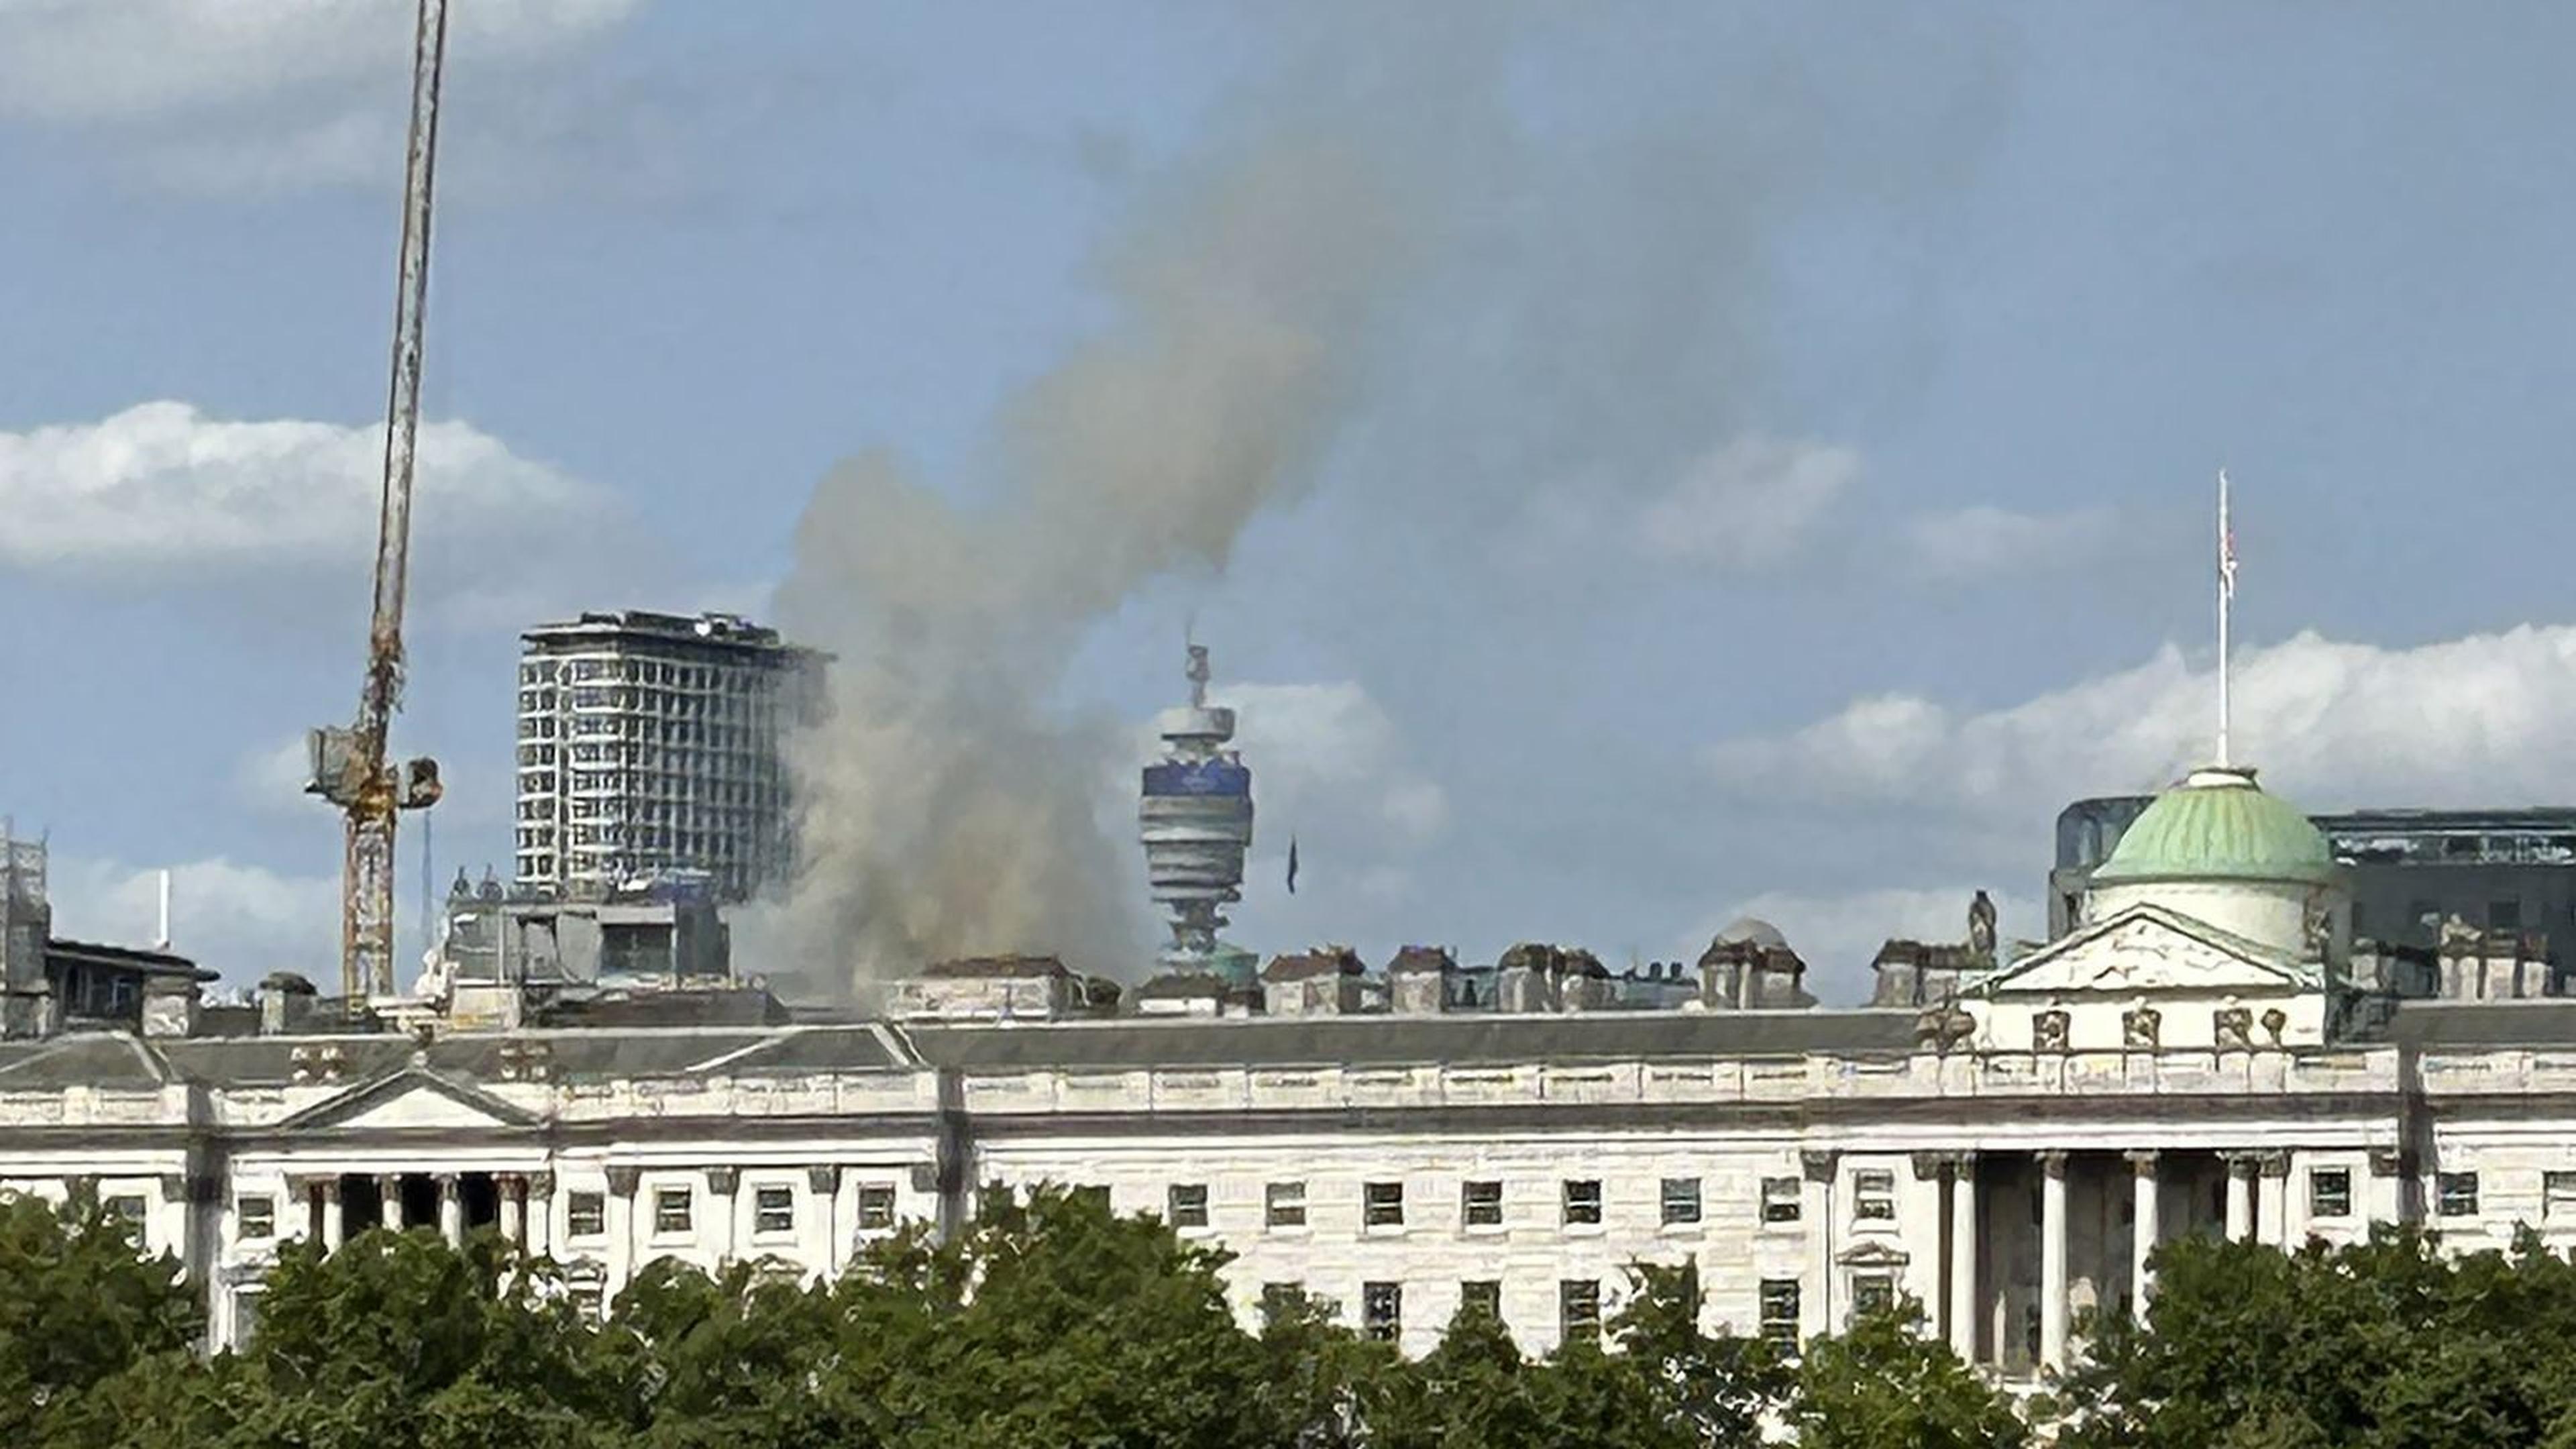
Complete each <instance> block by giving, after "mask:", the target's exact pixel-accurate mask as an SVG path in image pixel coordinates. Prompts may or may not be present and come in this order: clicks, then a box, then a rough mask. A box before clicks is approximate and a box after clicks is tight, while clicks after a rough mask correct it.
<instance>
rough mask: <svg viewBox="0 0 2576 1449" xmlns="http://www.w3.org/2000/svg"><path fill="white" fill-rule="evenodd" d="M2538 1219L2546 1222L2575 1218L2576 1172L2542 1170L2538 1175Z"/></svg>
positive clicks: (2561, 1221)
mask: <svg viewBox="0 0 2576 1449" xmlns="http://www.w3.org/2000/svg"><path fill="white" fill-rule="evenodd" d="M2540 1220H2541V1221H2542V1222H2547V1223H2563V1222H2568V1221H2571V1220H2576V1172H2544V1173H2542V1174H2541V1175H2540Z"/></svg>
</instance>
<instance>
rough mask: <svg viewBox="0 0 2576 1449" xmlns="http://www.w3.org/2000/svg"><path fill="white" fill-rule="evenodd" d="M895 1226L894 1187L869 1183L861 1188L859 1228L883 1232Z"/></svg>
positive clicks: (863, 1230) (866, 1230) (865, 1230)
mask: <svg viewBox="0 0 2576 1449" xmlns="http://www.w3.org/2000/svg"><path fill="white" fill-rule="evenodd" d="M893 1226H894V1189H893V1188H891V1187H888V1186H886V1185H885V1184H884V1183H881V1182H876V1183H867V1184H863V1185H862V1186H861V1187H860V1188H859V1229H860V1231H862V1232H882V1231H883V1230H885V1229H887V1228H890V1227H893Z"/></svg>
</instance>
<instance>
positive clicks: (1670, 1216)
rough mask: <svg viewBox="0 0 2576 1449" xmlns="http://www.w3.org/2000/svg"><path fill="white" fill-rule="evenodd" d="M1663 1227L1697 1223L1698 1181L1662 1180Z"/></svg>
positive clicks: (1677, 1178)
mask: <svg viewBox="0 0 2576 1449" xmlns="http://www.w3.org/2000/svg"><path fill="white" fill-rule="evenodd" d="M1663 1200H1664V1225H1665V1226H1666V1227H1673V1226H1677V1225H1681V1224H1687V1223H1696V1222H1698V1221H1699V1179H1698V1178H1696V1177H1668V1178H1665V1179H1664V1193H1663Z"/></svg>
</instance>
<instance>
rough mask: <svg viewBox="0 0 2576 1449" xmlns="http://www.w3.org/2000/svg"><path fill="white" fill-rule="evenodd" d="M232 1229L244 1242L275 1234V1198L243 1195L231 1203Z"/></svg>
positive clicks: (264, 1238) (267, 1237)
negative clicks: (243, 1196)
mask: <svg viewBox="0 0 2576 1449" xmlns="http://www.w3.org/2000/svg"><path fill="white" fill-rule="evenodd" d="M233 1231H234V1232H235V1233H236V1234H237V1235H239V1236H240V1238H241V1240H242V1241H243V1242H246V1243H256V1242H262V1241H265V1240H266V1239H269V1238H273V1237H276V1236H277V1199H275V1198H272V1197H245V1198H241V1199H238V1200H236V1201H235V1202H234V1203H233Z"/></svg>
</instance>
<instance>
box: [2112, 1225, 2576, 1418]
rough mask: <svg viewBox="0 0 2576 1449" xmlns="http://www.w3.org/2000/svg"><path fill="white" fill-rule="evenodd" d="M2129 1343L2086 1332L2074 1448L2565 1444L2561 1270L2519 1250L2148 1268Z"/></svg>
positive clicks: (2317, 1249) (2426, 1249) (2201, 1248)
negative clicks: (2144, 1313)
mask: <svg viewBox="0 0 2576 1449" xmlns="http://www.w3.org/2000/svg"><path fill="white" fill-rule="evenodd" d="M2156 1273H2157V1290H2156V1295H2155V1298H2154V1300H2153V1305H2152V1307H2151V1308H2150V1310H2149V1314H2148V1322H2147V1323H2146V1325H2145V1326H2144V1327H2143V1328H2139V1327H2133V1326H2131V1325H2128V1324H2108V1325H2105V1326H2104V1329H2103V1331H2102V1334H2101V1337H2100V1341H2099V1343H2098V1344H2097V1346H2096V1348H2095V1351H2094V1354H2093V1358H2092V1361H2091V1363H2090V1364H2089V1365H2088V1366H2086V1367H2085V1368H2084V1369H2083V1370H2082V1371H2080V1372H2079V1373H2078V1374H2076V1375H2075V1376H2074V1378H2073V1379H2072V1381H2071V1382H2070V1383H2069V1385H2068V1392H2067V1400H2068V1405H2069V1407H2070V1408H2071V1409H2072V1410H2073V1411H2074V1413H2075V1415H2076V1417H2077V1419H2078V1424H2077V1427H2076V1428H2075V1429H2074V1431H2073V1432H2072V1433H2070V1435H2069V1436H2068V1439H2067V1442H2068V1443H2070V1444H2076V1445H2082V1446H2090V1449H2162V1446H2176V1449H2180V1446H2191V1449H2201V1446H2221V1449H2306V1446H2310V1445H2316V1446H2325V1445H2333V1446H2337V1449H2344V1446H2352V1449H2382V1446H2384V1449H2400V1446H2403V1449H2451V1446H2459V1449H2468V1446H2480V1449H2490V1446H2492V1449H2504V1446H2524V1445H2534V1446H2536V1445H2562V1446H2566V1445H2576V1265H2571V1264H2570V1263H2569V1261H2568V1260H2567V1259H2565V1258H2563V1257H2560V1256H2557V1255H2555V1254H2552V1253H2549V1252H2547V1251H2545V1250H2544V1249H2543V1248H2542V1247H2541V1246H2540V1244H2539V1243H2538V1241H2537V1240H2536V1239H2534V1238H2532V1237H2530V1236H2528V1235H2526V1236H2524V1237H2523V1238H2522V1239H2521V1240H2520V1241H2519V1242H2518V1243H2517V1244H2516V1246H2515V1247H2514V1249H2513V1251H2511V1252H2509V1253H2499V1252H2492V1251H2490V1252H2481V1253H2472V1254H2467V1255H2456V1256H2455V1255H2448V1254H2444V1253H2442V1252H2440V1251H2438V1250H2437V1248H2436V1246H2435V1243H2434V1241H2433V1239H2432V1238H2431V1237H2430V1236H2429V1235H2427V1234H2424V1233H2422V1232H2420V1231H2417V1230H2414V1229H2395V1228H2382V1229H2380V1230H2378V1231H2376V1232H2374V1233H2373V1235H2372V1237H2371V1239H2370V1241H2369V1242H2367V1243H2362V1244H2356V1245H2353V1246H2349V1247H2329V1246H2327V1245H2325V1244H2322V1243H2316V1242H2311V1243H2310V1244H2309V1245H2308V1246H2307V1247H2305V1248H2303V1249H2301V1250H2299V1251H2298V1252H2296V1253H2289V1254H2284V1253H2280V1252H2276V1251H2273V1250H2270V1249H2266V1248H2259V1247H2255V1246H2252V1245H2250V1244H2246V1243H2225V1242H2217V1241H2212V1240H2208V1239H2194V1240H2189V1241H2185V1242H2180V1243H2175V1244H2171V1245H2168V1246H2167V1247H2165V1248H2164V1249H2162V1250H2161V1251H2159V1253H2158V1254H2157V1256H2156Z"/></svg>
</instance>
